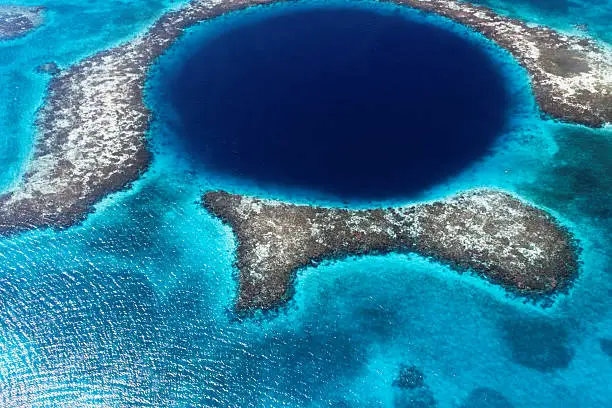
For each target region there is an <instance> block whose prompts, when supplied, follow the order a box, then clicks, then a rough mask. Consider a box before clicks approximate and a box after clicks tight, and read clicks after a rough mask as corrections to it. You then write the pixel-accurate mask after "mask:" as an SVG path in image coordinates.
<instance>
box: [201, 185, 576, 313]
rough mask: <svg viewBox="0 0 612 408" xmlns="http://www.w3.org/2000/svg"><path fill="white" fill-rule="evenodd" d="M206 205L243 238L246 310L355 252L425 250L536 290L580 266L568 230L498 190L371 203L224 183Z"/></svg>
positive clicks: (270, 302)
mask: <svg viewBox="0 0 612 408" xmlns="http://www.w3.org/2000/svg"><path fill="white" fill-rule="evenodd" d="M202 205H203V206H204V207H205V208H206V209H207V210H208V211H209V212H210V213H211V214H212V215H214V216H216V217H218V218H219V219H220V220H221V221H223V222H224V223H225V224H227V225H229V226H230V227H231V229H232V230H233V232H234V234H235V236H236V239H237V243H238V245H237V248H236V262H235V266H236V269H237V270H238V281H239V285H238V286H239V288H238V298H237V300H236V309H237V311H238V312H250V311H253V310H258V309H263V310H267V309H272V308H275V307H277V306H279V305H281V304H282V303H284V302H286V301H287V300H288V299H289V298H290V294H291V293H292V290H291V285H292V283H293V280H294V277H295V274H296V272H297V271H298V270H300V269H302V268H305V267H308V266H316V265H317V264H318V263H319V262H321V261H325V260H335V259H342V258H346V257H349V256H357V255H368V254H387V253H392V252H399V253H416V254H419V255H423V256H426V257H430V258H432V259H435V260H437V261H439V262H441V263H443V264H446V265H449V266H450V267H451V268H453V269H455V270H457V271H473V272H475V273H477V274H478V275H480V276H483V277H485V278H486V279H488V280H489V281H491V282H492V283H496V284H500V285H502V286H503V287H505V288H506V289H509V290H510V291H511V292H515V293H517V294H519V295H523V296H527V297H533V296H534V295H537V296H540V295H550V294H552V293H555V292H559V291H564V290H565V289H566V288H567V287H568V285H569V283H570V282H571V280H572V278H573V277H574V276H575V275H576V274H577V272H578V268H579V263H578V254H579V249H578V246H577V243H576V241H575V240H574V238H573V237H572V235H571V234H570V233H569V231H568V230H567V229H566V228H564V227H563V226H561V225H560V224H559V223H558V222H557V221H556V220H555V219H554V218H553V217H551V216H550V215H549V214H547V213H546V212H545V211H543V210H541V209H538V208H536V207H533V206H531V205H529V204H526V203H524V202H523V201H521V200H519V199H517V198H515V197H513V196H512V195H510V194H507V193H504V192H501V191H497V190H490V189H478V190H471V191H467V192H464V193H461V194H458V195H455V196H451V197H448V198H445V199H443V200H438V201H434V202H429V203H423V204H414V205H409V206H403V207H394V208H375V209H370V210H348V209H342V208H324V207H315V206H309V205H296V204H290V203H284V202H280V201H274V200H266V199H259V198H254V197H248V196H242V195H237V194H230V193H227V192H224V191H211V192H208V193H206V194H205V195H204V196H203V198H202Z"/></svg>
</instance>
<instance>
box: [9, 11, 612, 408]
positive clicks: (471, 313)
mask: <svg viewBox="0 0 612 408" xmlns="http://www.w3.org/2000/svg"><path fill="white" fill-rule="evenodd" d="M27 4H30V2H29V1H28V2H27ZM32 4H33V3H32ZM336 4H337V3H336ZM509 4H510V3H505V4H504V7H508V8H509V7H510V6H509ZM512 4H515V3H514V2H513V3H512ZM522 4H523V3H522ZM524 4H525V8H524V10H523V9H521V10H523V11H521V12H524V13H527V14H525V16H526V17H525V18H529V19H530V20H533V21H540V22H545V23H550V24H560V25H563V24H565V23H564V22H568V21H572V19H573V18H575V17H576V16H578V15H579V16H580V18H581V19H583V20H584V19H588V21H587V23H589V25H590V26H591V27H596V26H603V25H605V23H606V20H605V19H604V18H605V10H606V9H605V7H603V6H605V5H603V6H602V5H601V4H596V3H591V4H590V5H588V7H587V3H584V4H582V3H572V4H578V6H575V7H573V8H570V9H568V10H567V11H565V12H563V13H561V14H559V13H552V14H551V13H549V12H545V11H543V10H542V8H541V7H537V6H536V5H534V4H535V3H534V4H531V3H524ZM45 5H47V6H48V7H49V10H48V12H47V14H48V19H49V20H48V23H47V25H46V26H44V27H42V28H41V29H40V30H38V31H35V32H33V33H32V34H30V35H29V36H26V37H24V38H22V39H19V40H16V41H13V42H7V43H4V44H1V45H0V61H1V63H2V64H1V66H0V72H1V73H2V75H1V76H0V80H2V81H3V82H2V83H3V86H2V87H0V101H2V102H3V103H4V105H2V106H3V107H4V108H3V109H2V110H1V111H0V124H1V126H0V128H2V129H4V130H5V131H4V132H3V135H2V141H3V142H2V143H0V162H1V163H2V165H3V167H2V168H3V169H5V170H4V171H3V172H1V173H0V180H1V181H2V182H1V183H0V185H2V186H8V185H10V184H12V183H14V182H16V181H17V180H18V175H19V172H20V169H21V168H22V166H23V163H24V162H25V158H26V157H27V156H28V154H29V153H30V147H31V143H32V137H33V136H32V135H33V131H32V127H33V115H34V112H35V110H36V109H37V107H38V106H39V104H40V103H41V101H42V99H43V98H44V87H45V84H46V82H47V80H48V78H46V77H45V76H43V75H41V74H37V73H34V72H33V71H32V68H34V67H35V66H36V65H38V64H40V63H43V62H47V61H48V60H54V61H57V62H58V63H59V64H60V65H62V66H66V65H69V64H71V63H73V62H75V61H77V60H78V59H79V58H81V57H83V56H85V55H88V54H90V53H93V52H95V51H96V50H99V49H102V48H106V47H108V46H110V45H112V44H114V43H116V42H117V41H121V40H122V39H126V38H129V37H130V36H132V35H134V33H136V32H138V31H140V30H142V29H143V28H144V27H145V26H146V25H147V24H149V23H150V22H151V21H153V20H154V18H155V16H158V15H160V14H161V13H162V12H163V11H164V10H165V9H166V8H168V7H172V6H173V5H174V3H172V2H169V1H166V2H161V1H160V2H144V1H116V2H90V3H82V2H69V1H53V2H49V4H45ZM316 5H320V3H309V7H313V6H316ZM284 7H288V6H284ZM291 7H304V6H296V5H294V6H291ZM362 7H380V6H379V5H376V4H374V3H365V4H362ZM598 7H599V8H600V9H601V10H603V11H602V12H600V13H595V12H591V13H589V14H588V15H587V14H583V13H580V12H579V11H576V10H580V9H581V8H582V9H586V8H589V9H597V8H598ZM284 10H285V8H283V7H275V8H274V9H273V10H270V9H265V10H262V9H258V10H256V11H248V12H246V13H241V14H239V15H236V16H232V17H228V18H224V19H222V20H220V21H218V22H216V23H214V24H204V25H201V26H199V27H196V28H194V29H192V30H190V32H189V33H188V34H187V36H186V37H185V38H184V39H183V40H182V41H181V42H179V43H178V44H177V46H175V47H173V48H172V50H171V51H170V52H169V53H168V54H167V55H166V56H164V57H163V59H162V61H161V62H160V64H159V65H158V66H156V67H155V68H154V70H153V71H152V74H151V78H150V81H149V88H148V91H147V94H148V96H147V100H148V103H149V105H150V106H151V107H153V108H155V110H156V111H157V112H158V113H159V115H160V116H162V117H163V115H172V112H171V111H169V110H167V107H166V106H165V105H164V104H163V95H161V96H162V98H160V95H159V94H158V93H156V92H155V91H156V81H157V80H158V79H159V76H160V75H163V74H164V69H171V67H172V64H173V59H176V58H181V57H182V56H184V55H185V54H184V53H185V50H186V49H187V48H188V46H189V43H190V41H195V42H197V41H200V40H203V39H205V38H206V36H207V35H211V33H214V32H215V30H223V29H226V28H228V27H230V26H231V24H234V23H235V22H236V21H238V20H240V19H244V18H247V19H248V18H260V17H261V15H262V14H261V12H262V11H264V12H275V13H279V12H283V11H284ZM386 10H390V9H386ZM406 13H407V14H406V16H407V17H408V18H417V19H423V18H427V19H429V20H430V21H431V22H432V23H435V24H445V25H446V26H447V27H448V28H450V29H453V30H457V32H459V33H461V34H462V35H468V33H467V31H466V30H464V29H462V28H461V27H459V26H456V25H454V24H450V23H446V22H443V21H440V20H439V19H437V18H434V17H424V16H422V15H420V14H418V13H410V12H406ZM572 13H575V14H572ZM236 19H238V20H236ZM581 22H582V21H581ZM75 38H79V39H80V40H79V41H74V39H75ZM469 38H470V40H471V41H477V42H479V44H481V45H483V46H486V47H487V49H488V51H489V52H490V53H491V56H492V58H493V59H494V60H495V61H496V63H497V64H498V65H499V67H500V69H501V70H502V71H503V72H504V75H505V76H506V77H507V79H508V84H511V86H512V88H513V89H514V90H515V97H516V98H517V100H520V101H521V106H522V108H521V109H517V111H515V112H513V116H512V117H513V120H512V125H511V126H510V128H509V129H508V131H507V133H506V134H504V135H500V139H499V142H498V143H497V145H496V146H495V148H494V151H493V152H492V153H491V154H490V155H489V156H487V157H484V158H483V159H482V160H480V161H479V162H477V163H474V165H473V166H472V167H470V168H468V169H466V170H465V171H464V172H463V173H461V174H459V175H457V176H456V177H454V178H452V179H450V180H448V181H447V182H446V183H443V184H441V185H438V186H436V187H434V188H432V189H430V190H428V191H425V192H423V193H422V194H421V195H419V196H417V197H409V198H406V199H401V200H400V199H397V200H394V201H388V202H384V203H383V202H376V203H367V202H359V203H350V205H351V206H355V207H363V206H367V205H382V204H385V205H386V204H397V203H405V202H407V201H418V200H421V199H430V198H436V197H442V196H444V195H447V194H450V193H453V192H455V191H458V190H461V189H465V188H470V187H477V186H497V187H501V188H504V189H507V190H510V191H514V192H516V193H518V194H520V195H522V196H523V197H525V198H527V199H529V200H531V201H532V202H534V203H536V204H537V205H541V206H543V207H545V208H547V209H549V210H550V211H552V212H553V213H554V214H555V215H557V216H558V217H560V219H562V220H563V222H564V223H566V224H567V225H568V226H569V227H570V228H571V229H572V231H574V232H575V233H576V235H577V236H578V238H579V239H580V240H581V245H582V247H583V256H582V261H583V270H582V271H581V274H580V277H579V278H578V279H577V281H576V282H575V285H574V287H573V289H572V290H571V292H570V293H569V294H567V295H561V296H559V297H558V298H557V299H556V300H555V302H554V303H553V304H552V305H551V306H550V307H547V308H542V307H540V306H538V305H532V304H528V303H527V304H525V303H524V302H523V301H522V300H521V299H514V298H512V297H509V296H507V295H506V294H505V293H504V292H503V291H502V290H501V289H499V288H498V287H495V286H492V285H489V284H487V283H485V282H483V281H482V280H480V279H478V278H476V277H472V276H468V275H458V274H457V273H455V272H453V271H451V270H448V269H447V268H445V267H441V266H439V265H437V264H435V263H432V262H429V261H427V260H425V259H422V258H420V257H418V256H404V255H402V256H400V255H393V256H385V257H366V258H360V259H349V260H346V261H342V262H336V263H329V264H325V265H321V266H319V267H318V268H316V269H308V270H304V271H301V272H300V273H299V276H298V279H297V283H296V291H295V297H294V299H293V300H292V301H291V302H290V304H289V305H288V306H287V307H286V308H284V309H283V310H281V311H280V312H278V313H276V314H275V315H274V316H260V317H257V318H254V319H248V320H242V321H241V320H239V319H237V318H236V316H234V315H233V314H232V312H231V306H232V299H233V297H234V294H235V290H236V283H235V280H234V276H233V273H234V272H233V270H232V262H233V248H234V246H235V243H234V240H233V236H232V234H231V231H230V230H229V229H228V228H226V227H224V226H222V225H221V224H220V223H219V222H218V221H217V220H215V219H213V218H212V217H210V216H209V215H208V214H207V213H206V212H205V211H204V210H202V209H201V208H200V207H199V206H198V205H197V201H198V200H199V197H200V195H201V193H202V192H203V191H205V190H207V189H209V188H220V187H225V188H231V189H232V190H234V191H240V192H245V193H256V194H259V195H264V196H272V197H279V198H283V199H288V200H292V201H296V202H305V203H311V202H315V203H325V204H330V205H338V204H342V203H336V202H333V201H329V199H326V198H325V197H318V196H316V194H312V192H307V191H298V190H295V191H288V190H286V189H284V190H270V189H263V188H262V187H261V186H258V185H256V184H255V183H245V182H242V181H240V180H236V179H229V178H226V179H221V178H219V177H217V176H214V175H212V174H211V173H209V172H207V171H206V170H205V169H202V168H201V167H199V166H194V165H193V163H190V161H189V160H187V159H186V158H185V157H186V155H185V152H184V151H183V150H182V149H181V147H180V144H179V143H177V141H176V137H174V136H175V135H173V133H172V129H170V128H168V127H166V126H165V125H164V123H165V122H164V121H162V120H156V121H155V122H154V124H153V128H152V131H151V134H150V137H151V143H152V148H153V151H154V152H155V161H154V163H153V166H152V168H151V170H150V171H149V172H148V173H147V174H146V175H145V176H144V177H143V179H142V180H140V181H138V182H137V183H135V185H134V186H133V188H132V189H130V190H128V191H126V192H123V193H119V194H116V195H113V196H111V197H109V198H107V199H105V200H104V201H103V202H102V203H101V204H100V205H99V206H98V208H97V211H96V213H95V214H93V215H92V216H90V217H89V218H88V219H87V221H86V222H85V223H84V224H83V225H80V226H76V227H73V228H71V229H68V230H66V231H62V232H52V231H34V232H30V233H26V234H23V235H20V236H16V237H12V238H4V239H1V240H0V405H2V406H6V407H22V406H42V407H65V406H71V407H72V406H76V407H79V406H84V407H85V406H109V407H126V406H129V407H131V406H137V407H138V406H161V407H166V406H173V407H174V406H176V407H191V406H215V407H270V406H274V407H278V406H287V407H303V406H312V407H321V406H325V407H394V406H397V407H400V406H427V405H415V404H416V403H415V402H414V400H415V399H419V400H420V401H422V402H423V403H427V402H428V401H431V400H432V399H433V400H435V401H436V404H437V406H439V407H453V408H454V407H461V406H465V405H463V404H464V402H465V401H466V400H467V399H468V396H469V394H470V393H471V392H472V391H473V390H474V389H477V388H480V387H486V388H488V389H491V390H496V392H498V393H500V394H502V395H503V396H504V398H505V400H506V402H507V404H510V405H500V404H498V405H497V406H500V407H501V406H513V407H516V408H519V407H607V406H612V384H611V383H610V381H609V378H612V356H610V355H607V354H606V353H605V347H602V341H601V340H602V339H612V302H611V301H610V299H611V295H612V279H611V276H610V269H611V268H610V265H611V262H610V258H609V248H610V244H611V242H610V239H609V237H610V233H611V232H612V225H611V222H610V215H611V214H610V211H611V209H610V191H612V181H611V178H610V174H612V164H611V163H610V157H612V147H611V146H612V131H611V130H610V129H602V130H588V129H585V128H583V127H579V126H572V125H563V124H556V123H552V122H547V121H543V120H541V119H539V116H538V115H537V112H536V109H535V106H534V103H533V99H532V97H531V95H530V92H529V86H528V82H527V80H526V77H525V74H524V72H523V71H522V70H521V69H520V68H519V67H518V66H517V65H516V64H515V63H514V62H513V61H512V60H511V59H510V58H509V57H508V55H507V54H506V53H504V52H502V51H501V50H499V49H498V48H496V47H494V46H491V45H490V44H489V43H488V42H487V41H485V40H483V39H482V38H481V37H478V36H474V35H469ZM402 364H407V365H416V366H417V367H419V368H420V369H421V371H422V372H423V373H424V376H425V380H424V381H425V384H426V387H425V388H424V389H422V390H421V391H419V392H418V393H415V392H411V391H402V390H400V389H398V388H397V387H394V386H393V381H394V379H395V378H396V376H397V373H398V370H399V368H400V366H401V365H402ZM489 393H490V394H491V393H492V391H489ZM410 399H413V402H412V405H410V404H409V403H408V402H407V401H409V400H410ZM491 400H493V398H492V397H490V398H489V401H491ZM430 405H431V404H430ZM468 406H474V407H475V405H474V403H472V405H468ZM482 406H486V407H489V406H493V405H482Z"/></svg>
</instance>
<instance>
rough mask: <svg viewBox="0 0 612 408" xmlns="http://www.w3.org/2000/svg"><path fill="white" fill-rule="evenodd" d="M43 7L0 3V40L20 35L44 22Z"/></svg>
mask: <svg viewBox="0 0 612 408" xmlns="http://www.w3.org/2000/svg"><path fill="white" fill-rule="evenodd" d="M44 10H45V8H44V7H31V6H12V5H4V4H0V41H1V40H10V39H13V38H17V37H21V36H23V35H25V34H27V33H29V32H30V31H32V30H34V29H35V28H36V27H38V26H40V25H41V24H42V23H43V22H44V18H43V11H44Z"/></svg>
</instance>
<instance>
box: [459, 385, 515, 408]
mask: <svg viewBox="0 0 612 408" xmlns="http://www.w3.org/2000/svg"><path fill="white" fill-rule="evenodd" d="M459 408H513V405H512V404H511V403H510V402H509V401H508V400H507V399H506V397H504V396H503V394H502V393H500V392H499V391H497V390H494V389H492V388H487V387H479V388H476V389H474V390H473V391H472V392H471V393H470V395H468V397H467V399H466V400H465V401H464V402H463V403H462V404H461V405H460V406H459Z"/></svg>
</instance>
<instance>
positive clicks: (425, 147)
mask: <svg viewBox="0 0 612 408" xmlns="http://www.w3.org/2000/svg"><path fill="white" fill-rule="evenodd" d="M234 18H236V17H234ZM227 24H229V23H227ZM177 64H178V65H177V66H176V67H175V70H174V72H173V73H172V74H170V75H168V76H167V77H165V78H164V81H165V83H164V84H162V85H161V88H162V89H161V92H163V93H164V94H167V95H168V96H169V99H168V102H167V103H169V104H170V105H171V106H172V108H171V109H172V110H173V111H175V112H177V117H178V123H174V124H173V125H171V126H172V127H176V126H178V127H179V129H180V130H179V133H180V138H181V140H182V143H184V145H185V147H186V150H187V151H188V152H190V153H191V155H192V156H193V158H194V160H195V161H197V162H200V163H203V165H204V166H205V167H206V168H207V169H209V170H212V171H213V172H216V173H218V174H224V175H230V176H234V177H238V178H243V179H248V180H251V181H255V182H259V183H262V184H264V185H268V186H274V187H280V188H282V187H289V188H298V189H302V188H303V189H307V190H313V191H317V192H319V193H322V194H324V195H326V196H331V197H335V198H341V199H385V198H393V197H406V196H409V195H412V194H415V193H418V192H420V191H421V190H423V189H424V188H427V187H431V186H432V185H435V184H436V183H438V182H441V181H444V180H445V179H446V178H447V177H449V176H453V175H455V174H457V173H458V172H459V171H460V170H462V169H463V168H465V167H466V166H468V165H469V164H470V163H472V162H473V161H474V160H477V159H479V158H480V157H482V156H483V155H484V154H486V153H487V152H488V151H489V148H490V147H491V145H492V144H493V143H494V141H495V140H496V138H497V136H498V135H499V134H500V132H501V131H502V130H503V128H504V126H505V123H506V119H507V118H506V116H507V113H508V105H509V97H508V93H507V88H506V86H507V85H508V84H506V83H505V79H504V77H503V76H502V74H501V72H499V70H498V69H497V67H496V66H495V65H494V63H493V62H492V60H491V57H490V56H489V55H488V54H487V53H486V52H485V51H484V50H482V49H481V48H479V47H478V45H476V44H474V43H472V42H469V41H466V40H465V39H463V38H461V37H460V36H459V35H457V34H455V33H452V32H450V31H449V30H448V29H444V28H441V27H436V26H434V25H432V24H424V23H417V22H414V21H409V20H407V19H405V18H403V17H401V16H397V15H384V14H380V13H376V12H372V11H367V10H358V9H350V8H347V9H334V8H325V9H321V10H307V11H298V12H296V11H293V12H288V13H284V14H281V15H273V16H270V17H266V18H263V19H261V20H258V21H256V22H250V23H248V24H238V23H236V24H235V26H234V27H231V30H227V31H225V32H223V33H222V34H220V35H217V36H211V38H208V39H206V41H203V42H202V43H201V44H200V45H199V48H198V49H194V50H192V51H191V54H190V57H189V58H186V59H185V60H184V61H181V62H179V63H177Z"/></svg>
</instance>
